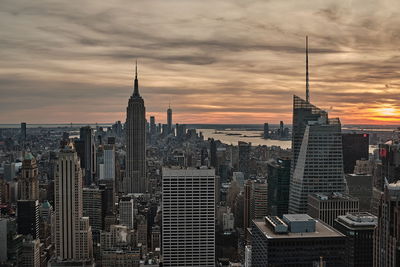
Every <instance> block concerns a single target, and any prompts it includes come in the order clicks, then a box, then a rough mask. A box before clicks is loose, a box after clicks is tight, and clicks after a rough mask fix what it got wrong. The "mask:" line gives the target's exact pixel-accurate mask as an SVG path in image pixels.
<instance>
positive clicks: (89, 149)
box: [75, 126, 96, 186]
mask: <svg viewBox="0 0 400 267" xmlns="http://www.w3.org/2000/svg"><path fill="white" fill-rule="evenodd" d="M79 134H80V135H79V141H76V142H75V143H76V146H77V148H76V151H77V153H78V156H79V158H80V159H81V167H82V168H83V169H84V170H85V180H84V182H85V185H87V186H89V185H91V184H92V183H93V182H94V177H95V174H96V144H95V137H94V133H93V129H92V128H91V127H90V126H85V127H82V128H80V130H79Z"/></svg>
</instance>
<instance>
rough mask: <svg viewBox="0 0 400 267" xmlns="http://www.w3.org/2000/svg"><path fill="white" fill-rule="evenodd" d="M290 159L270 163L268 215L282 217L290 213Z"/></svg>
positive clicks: (268, 174) (268, 170)
mask: <svg viewBox="0 0 400 267" xmlns="http://www.w3.org/2000/svg"><path fill="white" fill-rule="evenodd" d="M290 162H291V159H289V158H278V159H276V160H273V161H271V162H268V166H267V177H268V178H267V184H268V214H270V215H274V216H279V217H282V215H283V214H287V213H288V208H289V186H290Z"/></svg>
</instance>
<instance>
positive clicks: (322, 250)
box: [0, 72, 400, 267]
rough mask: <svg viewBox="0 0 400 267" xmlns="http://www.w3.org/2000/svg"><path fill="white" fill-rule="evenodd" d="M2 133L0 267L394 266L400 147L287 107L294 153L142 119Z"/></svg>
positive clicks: (141, 105)
mask: <svg viewBox="0 0 400 267" xmlns="http://www.w3.org/2000/svg"><path fill="white" fill-rule="evenodd" d="M133 89H134V90H133V93H132V95H131V96H130V99H129V101H128V106H127V110H126V122H125V123H121V122H116V123H115V124H113V125H112V126H110V127H104V128H103V127H101V126H96V127H93V126H84V125H81V127H76V126H73V125H70V126H69V125H62V126H59V127H53V128H42V127H38V128H29V127H28V128H27V124H26V123H22V124H21V128H20V129H12V128H8V129H6V128H5V129H1V130H0V163H1V168H0V265H1V266H34V267H39V266H134V267H136V266H137V267H139V266H174V267H175V266H176V267H178V266H246V267H249V266H254V267H258V266H375V267H378V266H382V267H389V266H399V265H400V258H399V256H398V255H400V249H399V247H400V246H399V241H398V240H399V231H398V229H399V226H400V220H399V214H400V209H399V205H400V204H399V203H400V182H399V177H400V153H399V151H400V143H399V140H397V139H396V138H392V139H391V140H389V141H388V142H385V143H383V144H380V145H379V149H378V150H377V151H376V152H374V153H369V144H370V143H369V140H370V136H369V134H368V133H344V132H343V131H342V126H341V123H340V120H339V119H338V118H333V119H332V118H329V116H328V113H327V112H326V111H324V110H322V109H320V108H318V107H316V106H315V105H313V104H311V102H310V99H309V90H308V74H307V94H306V95H307V97H306V99H302V98H300V97H298V96H294V98H293V123H292V128H291V129H290V128H289V127H285V126H284V124H283V122H281V124H280V126H279V128H278V129H270V128H269V125H268V124H265V125H264V138H272V139H287V138H290V136H291V138H292V149H281V148H280V147H276V146H271V147H268V146H254V145H252V144H251V143H247V142H243V141H239V142H238V143H237V145H236V144H224V143H221V142H220V141H219V140H214V139H212V138H210V139H205V138H204V136H203V134H202V133H201V132H198V130H197V129H195V128H193V127H190V126H188V125H185V124H178V123H177V124H175V125H174V124H173V120H172V109H171V107H168V109H167V121H166V124H161V123H158V124H157V123H156V118H155V117H154V116H151V117H150V118H149V121H147V119H146V110H145V102H144V99H143V98H142V96H141V95H140V93H139V84H138V77H137V72H136V75H135V78H134V88H133Z"/></svg>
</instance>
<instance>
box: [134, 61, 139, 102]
mask: <svg viewBox="0 0 400 267" xmlns="http://www.w3.org/2000/svg"><path fill="white" fill-rule="evenodd" d="M133 87H134V89H133V96H140V94H139V81H138V78H137V60H136V67H135V82H134V86H133Z"/></svg>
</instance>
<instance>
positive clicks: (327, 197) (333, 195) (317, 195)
mask: <svg viewBox="0 0 400 267" xmlns="http://www.w3.org/2000/svg"><path fill="white" fill-rule="evenodd" d="M310 197H313V198H315V199H318V200H321V201H329V200H353V201H357V200H358V199H357V198H355V197H352V196H350V195H347V194H343V193H339V192H333V193H330V194H327V193H315V194H310Z"/></svg>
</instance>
